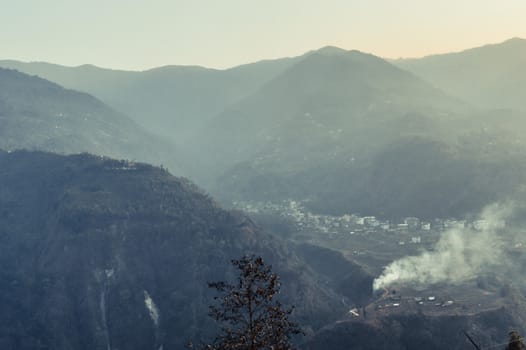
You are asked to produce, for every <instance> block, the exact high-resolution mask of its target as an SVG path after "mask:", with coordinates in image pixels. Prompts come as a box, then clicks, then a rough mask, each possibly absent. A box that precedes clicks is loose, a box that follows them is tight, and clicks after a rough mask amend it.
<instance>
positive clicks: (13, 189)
mask: <svg viewBox="0 0 526 350" xmlns="http://www.w3.org/2000/svg"><path fill="white" fill-rule="evenodd" d="M0 183H1V187H0V251H1V254H0V264H1V266H2V269H1V270H0V304H1V305H2V312H1V313H0V348H2V349H17V350H24V349H56V350H61V349H75V350H76V349H86V350H88V349H89V350H97V349H104V350H107V349H131V350H133V349H141V350H142V349H159V348H161V347H162V348H163V349H165V350H166V349H179V348H182V347H183V344H184V343H186V342H187V341H188V340H196V339H197V340H199V339H205V338H206V337H208V336H210V335H211V334H212V333H213V332H214V330H215V328H214V325H213V324H212V323H211V321H209V320H208V317H207V313H208V305H209V304H210V303H211V302H213V299H212V295H211V293H210V291H209V290H208V288H207V284H206V282H207V281H216V280H225V279H231V278H234V277H235V275H234V273H233V271H232V270H231V268H230V259H233V258H238V257H239V256H241V255H243V254H250V253H254V254H259V255H262V256H263V257H264V258H265V259H266V261H268V262H270V263H271V264H272V265H273V266H274V269H275V270H276V271H277V272H278V273H279V274H280V275H281V277H282V282H283V288H282V296H283V301H284V302H285V303H287V304H294V305H296V306H297V309H296V311H295V318H296V319H297V321H299V323H300V324H302V325H303V326H304V327H305V328H306V329H308V330H316V329H318V328H320V327H322V326H323V325H325V324H327V323H329V322H332V321H334V320H335V319H336V318H338V317H339V316H340V315H341V314H342V313H344V312H345V311H346V310H345V309H344V308H343V307H342V304H341V297H342V296H341V295H340V294H338V293H337V292H334V291H332V290H331V288H329V287H327V286H323V285H322V284H321V283H318V280H319V277H318V276H319V275H318V272H316V271H314V270H313V269H311V267H309V265H308V264H307V263H305V261H304V260H302V258H300V257H298V255H297V254H296V253H295V252H294V249H295V248H294V249H293V248H289V247H288V246H287V245H286V244H284V243H283V242H282V241H280V240H278V239H277V238H275V237H273V236H272V235H269V234H266V233H263V232H261V231H260V230H259V229H258V228H257V227H255V226H254V225H253V224H252V222H251V221H250V220H249V219H247V218H246V217H244V216H243V215H241V214H239V213H234V212H228V211H225V210H223V209H221V208H220V207H219V206H217V205H216V204H215V203H214V202H213V201H212V200H211V199H210V198H209V197H208V196H207V195H206V194H204V193H202V192H200V191H199V190H198V189H197V188H195V186H193V185H192V184H191V183H189V182H187V181H186V180H184V179H179V178H176V177H173V176H172V175H170V174H169V173H168V172H166V171H165V170H163V169H159V168H155V167H152V166H149V165H145V164H135V163H131V162H126V161H116V160H112V159H108V158H101V157H94V156H89V155H76V156H68V157H65V156H58V155H54V154H47V153H33V152H13V153H6V152H0Z"/></svg>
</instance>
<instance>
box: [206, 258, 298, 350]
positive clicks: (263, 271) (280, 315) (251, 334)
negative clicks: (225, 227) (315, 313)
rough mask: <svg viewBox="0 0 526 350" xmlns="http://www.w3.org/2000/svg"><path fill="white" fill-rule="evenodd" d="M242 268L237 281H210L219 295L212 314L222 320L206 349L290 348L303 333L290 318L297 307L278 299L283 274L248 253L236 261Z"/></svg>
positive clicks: (216, 318) (285, 349) (252, 349)
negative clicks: (293, 340) (296, 337)
mask: <svg viewBox="0 0 526 350" xmlns="http://www.w3.org/2000/svg"><path fill="white" fill-rule="evenodd" d="M232 264H233V265H234V266H235V267H237V268H238V269H239V276H238V278H237V282H236V283H235V284H230V283H227V282H213V283H209V284H208V286H209V287H210V288H215V289H216V290H217V291H218V292H219V294H220V295H219V296H216V297H215V298H214V299H215V300H216V301H217V302H218V303H217V305H213V306H210V316H211V317H212V318H214V319H215V320H216V321H218V322H219V323H221V331H220V334H219V335H218V336H217V337H216V338H215V340H214V342H213V343H212V344H208V345H205V346H204V348H205V349H222V350H231V349H232V350H233V349H236V350H260V349H269V350H270V349H272V350H289V349H294V346H293V345H292V344H291V337H292V336H293V335H297V334H302V331H301V329H300V328H299V327H298V325H297V324H296V323H294V322H292V321H290V320H289V316H290V314H291V313H292V311H293V308H284V307H283V306H282V305H281V303H280V302H279V301H277V300H275V297H276V295H277V294H278V293H279V289H280V282H279V276H278V275H277V274H275V273H273V272H272V271H271V267H270V266H267V265H265V263H264V262H263V259H262V258H261V257H256V256H244V257H242V258H241V259H239V260H232Z"/></svg>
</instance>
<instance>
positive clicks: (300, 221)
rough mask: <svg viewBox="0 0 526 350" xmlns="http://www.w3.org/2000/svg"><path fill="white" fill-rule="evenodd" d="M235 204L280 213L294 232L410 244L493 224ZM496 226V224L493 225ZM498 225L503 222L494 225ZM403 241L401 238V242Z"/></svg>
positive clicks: (288, 204)
mask: <svg viewBox="0 0 526 350" xmlns="http://www.w3.org/2000/svg"><path fill="white" fill-rule="evenodd" d="M234 207H235V208H237V209H239V210H243V211H245V212H247V213H249V214H262V213H265V214H271V215H279V216H281V217H283V218H287V219H289V220H291V221H292V222H293V223H294V225H295V228H296V230H297V231H300V232H301V231H317V232H321V233H327V234H329V235H334V234H349V235H369V234H372V233H378V232H383V233H393V234H400V235H404V236H406V237H407V236H412V237H410V240H409V242H410V243H415V244H416V243H420V242H421V235H422V234H425V233H426V232H434V233H439V232H443V231H446V230H450V229H473V230H476V231H482V230H485V229H488V228H489V227H490V225H491V224H492V223H490V222H488V221H487V220H472V221H469V220H459V219H440V218H436V219H434V220H432V221H425V220H422V219H419V218H417V217H405V218H401V219H400V220H399V221H391V220H382V219H379V218H377V217H375V216H360V215H357V214H345V215H342V216H331V215H322V214H314V213H311V212H309V211H308V209H307V208H306V207H305V206H304V205H303V204H302V203H301V202H298V201H294V200H284V201H280V202H255V201H243V202H241V201H240V202H234ZM493 225H495V224H493ZM496 225H497V226H498V227H499V228H502V227H504V226H505V222H500V223H497V224H496ZM401 242H402V241H401Z"/></svg>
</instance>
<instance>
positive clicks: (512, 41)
mask: <svg viewBox="0 0 526 350" xmlns="http://www.w3.org/2000/svg"><path fill="white" fill-rule="evenodd" d="M502 44H503V45H526V39H523V38H519V37H518V36H516V37H513V38H511V39H508V40H506V41H504V42H502Z"/></svg>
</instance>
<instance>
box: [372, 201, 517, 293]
mask: <svg viewBox="0 0 526 350" xmlns="http://www.w3.org/2000/svg"><path fill="white" fill-rule="evenodd" d="M511 213H512V205H511V204H509V203H507V204H498V203H497V204H492V205H489V206H487V207H486V208H484V210H483V211H482V213H481V214H480V220H484V222H485V226H484V227H483V228H482V230H480V231H478V230H473V229H468V228H455V229H451V230H448V231H446V232H445V233H444V234H443V235H442V237H441V238H440V240H439V241H438V242H437V244H436V246H435V247H434V250H433V251H426V252H424V253H422V254H420V255H417V256H407V257H405V258H402V259H400V260H397V261H394V262H392V263H391V264H390V265H388V266H387V267H385V269H384V271H383V273H382V275H381V276H379V277H378V278H376V279H375V280H374V282H373V290H375V291H376V290H380V289H383V288H386V287H389V286H391V285H393V284H397V285H400V284H404V285H410V286H412V287H416V288H422V287H425V286H427V285H430V284H434V283H449V284H458V283H461V282H463V281H465V280H468V279H470V278H472V277H474V276H476V275H477V274H479V273H481V272H483V271H485V270H486V269H490V268H491V267H492V266H495V265H498V264H500V263H502V261H503V259H504V255H505V254H504V251H503V247H502V245H501V240H500V239H499V235H498V229H499V228H500V227H502V224H503V222H504V220H505V219H506V218H507V217H509V216H510V215H511Z"/></svg>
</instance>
